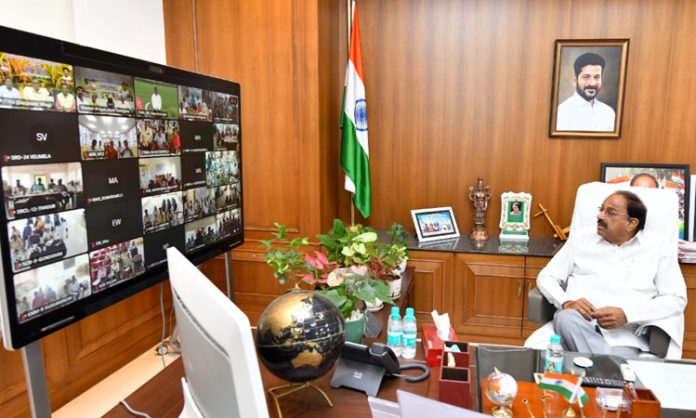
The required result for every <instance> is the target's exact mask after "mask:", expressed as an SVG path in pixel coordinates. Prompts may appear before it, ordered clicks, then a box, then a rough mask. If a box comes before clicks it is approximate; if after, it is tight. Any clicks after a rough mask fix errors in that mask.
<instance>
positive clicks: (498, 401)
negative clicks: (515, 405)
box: [486, 368, 517, 418]
mask: <svg viewBox="0 0 696 418" xmlns="http://www.w3.org/2000/svg"><path fill="white" fill-rule="evenodd" d="M486 396H488V399H490V400H491V402H493V403H494V404H495V405H496V406H494V407H493V411H492V415H493V416H494V417H498V418H510V417H512V409H510V406H511V405H512V402H513V401H514V400H515V396H517V382H516V381H515V379H514V378H513V377H512V376H510V375H509V374H507V373H501V372H500V370H498V369H497V368H496V369H494V371H493V373H491V374H490V375H488V387H487V389H486Z"/></svg>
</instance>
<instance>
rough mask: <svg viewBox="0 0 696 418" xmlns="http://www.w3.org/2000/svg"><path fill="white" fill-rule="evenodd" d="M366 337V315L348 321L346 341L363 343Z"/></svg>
mask: <svg viewBox="0 0 696 418" xmlns="http://www.w3.org/2000/svg"><path fill="white" fill-rule="evenodd" d="M364 336H365V314H363V313H361V315H360V317H359V318H357V319H346V341H350V342H353V343H358V344H360V343H362V339H363V337H364Z"/></svg>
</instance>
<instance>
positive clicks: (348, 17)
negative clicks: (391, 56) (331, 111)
mask: <svg viewBox="0 0 696 418" xmlns="http://www.w3.org/2000/svg"><path fill="white" fill-rule="evenodd" d="M352 4H353V0H346V27H347V28H348V30H347V31H346V41H347V44H348V47H347V49H346V55H349V54H350V34H351V31H352V30H353V8H352V7H351V6H352ZM341 110H343V109H341ZM344 177H345V175H344ZM354 200H355V193H351V194H350V225H351V226H353V225H355V203H354Z"/></svg>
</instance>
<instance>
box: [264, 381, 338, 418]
mask: <svg viewBox="0 0 696 418" xmlns="http://www.w3.org/2000/svg"><path fill="white" fill-rule="evenodd" d="M309 388H311V389H314V390H316V391H317V392H319V393H320V394H321V396H323V397H324V399H326V403H328V404H329V406H330V407H332V408H333V403H332V402H331V399H329V395H327V394H326V392H324V391H323V390H322V389H321V388H320V387H319V386H317V385H315V384H312V383H310V382H304V383H291V384H289V385H282V386H276V387H272V388H270V389H268V390H267V391H266V392H268V394H269V395H271V397H272V398H273V402H274V403H275V406H276V411H278V418H283V412H282V411H281V410H280V402H278V399H280V398H282V397H283V396H287V395H290V394H292V393H295V392H298V391H300V390H303V389H309Z"/></svg>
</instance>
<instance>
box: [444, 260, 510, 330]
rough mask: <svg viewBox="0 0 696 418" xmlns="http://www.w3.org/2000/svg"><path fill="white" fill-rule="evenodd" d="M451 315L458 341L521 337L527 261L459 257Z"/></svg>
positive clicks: (456, 264)
mask: <svg viewBox="0 0 696 418" xmlns="http://www.w3.org/2000/svg"><path fill="white" fill-rule="evenodd" d="M454 271H455V277H454V298H455V301H456V303H455V304H454V307H453V310H452V312H451V313H450V315H451V316H452V320H453V322H454V324H455V331H456V332H457V335H458V336H459V338H462V339H466V338H467V336H468V335H471V334H473V335H481V336H495V337H513V338H519V337H520V336H521V328H522V312H523V308H524V299H523V297H524V257H515V256H497V255H479V254H457V255H456V256H455V268H454Z"/></svg>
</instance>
